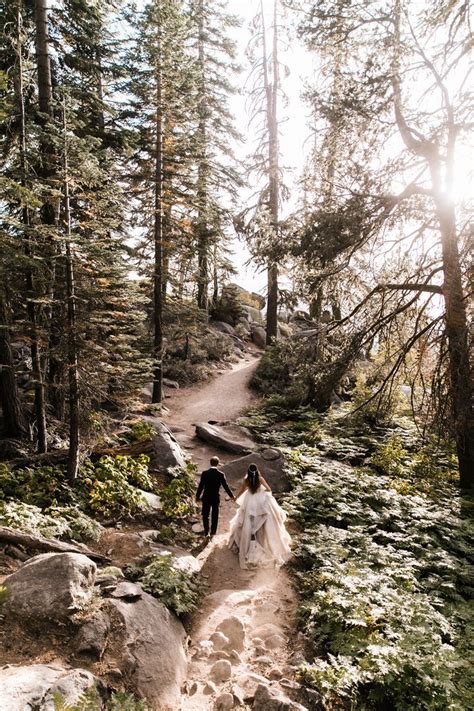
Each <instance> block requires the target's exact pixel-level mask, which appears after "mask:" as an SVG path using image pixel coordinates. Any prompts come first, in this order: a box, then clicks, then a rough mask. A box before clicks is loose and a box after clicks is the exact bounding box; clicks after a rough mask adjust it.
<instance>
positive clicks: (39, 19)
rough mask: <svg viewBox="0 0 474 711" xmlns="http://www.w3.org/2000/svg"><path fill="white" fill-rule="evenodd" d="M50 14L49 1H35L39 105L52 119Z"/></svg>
mask: <svg viewBox="0 0 474 711" xmlns="http://www.w3.org/2000/svg"><path fill="white" fill-rule="evenodd" d="M48 12H49V9H48V0H35V20H36V64H37V71H38V103H39V110H40V111H41V113H42V114H45V116H47V117H48V118H51V117H52V115H53V112H52V103H53V86H52V81H51V61H50V56H49V31H48Z"/></svg>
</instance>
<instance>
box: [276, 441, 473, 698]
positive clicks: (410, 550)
mask: <svg viewBox="0 0 474 711" xmlns="http://www.w3.org/2000/svg"><path fill="white" fill-rule="evenodd" d="M389 444H390V447H391V450H390V452H388V451H387V446H386V444H385V445H382V447H385V449H382V450H381V451H379V454H378V456H377V454H375V455H374V457H373V464H376V465H377V467H378V468H379V472H380V469H382V468H383V469H385V470H387V469H390V466H388V464H387V462H388V463H390V462H391V456H393V457H395V456H397V457H399V458H400V461H401V462H402V465H404V463H403V452H401V451H400V446H401V445H400V443H399V442H398V441H395V442H394V441H393V440H392V441H391V442H390V443H389ZM288 457H289V460H290V470H291V474H292V478H293V482H294V489H293V491H292V493H291V494H290V495H289V496H288V498H287V502H286V507H287V509H288V510H289V512H290V514H291V515H292V517H293V519H294V520H295V521H297V522H298V524H299V526H300V529H301V534H300V535H299V537H298V545H297V549H296V555H295V564H296V569H297V576H298V578H299V580H300V592H301V609H300V622H301V627H302V629H303V631H304V633H305V634H306V635H307V636H308V638H309V639H310V640H311V641H312V643H313V648H314V658H313V660H312V661H311V662H310V663H308V664H306V665H305V666H304V667H303V668H302V670H301V678H302V680H303V681H304V682H305V683H306V684H307V685H309V686H312V687H314V688H315V689H316V690H317V691H318V692H319V693H320V694H321V696H322V698H323V702H324V705H325V708H327V709H333V708H343V709H360V710H362V709H364V710H369V709H377V710H378V709H394V710H395V711H406V710H407V709H410V710H412V709H420V710H421V709H425V710H427V711H428V710H429V711H446V710H447V709H450V710H452V711H454V710H458V709H459V711H460V710H461V709H468V708H472V707H473V705H474V693H473V689H472V687H470V685H469V679H470V672H471V671H472V662H473V659H474V656H473V654H474V650H473V647H472V636H471V637H470V634H469V633H470V632H472V628H473V616H472V612H471V610H470V608H469V600H470V598H471V597H472V592H473V586H474V575H473V568H472V565H471V564H470V555H471V551H472V538H473V525H472V519H470V515H472V502H471V501H469V500H468V499H465V498H461V496H460V495H459V493H458V490H457V488H456V487H455V486H454V485H453V484H452V483H450V481H449V479H447V478H443V477H442V478H441V481H440V482H438V488H437V489H436V496H433V495H432V491H431V489H430V490H429V491H428V493H425V492H423V491H420V488H419V487H418V488H416V489H415V488H414V489H413V490H408V491H402V492H401V491H400V490H399V482H400V476H401V474H402V472H401V471H400V470H399V469H398V467H392V471H391V472H389V473H390V474H391V476H389V475H387V474H381V473H378V472H376V471H374V470H370V469H368V468H364V469H362V468H351V467H348V466H345V465H341V464H340V463H338V462H335V461H330V460H328V459H325V458H323V457H321V456H320V453H319V452H318V450H317V449H316V448H310V447H305V446H301V447H299V448H297V449H293V450H292V451H290V452H288ZM382 465H383V466H382ZM438 475H439V471H438V470H437V476H438ZM471 678H472V677H471Z"/></svg>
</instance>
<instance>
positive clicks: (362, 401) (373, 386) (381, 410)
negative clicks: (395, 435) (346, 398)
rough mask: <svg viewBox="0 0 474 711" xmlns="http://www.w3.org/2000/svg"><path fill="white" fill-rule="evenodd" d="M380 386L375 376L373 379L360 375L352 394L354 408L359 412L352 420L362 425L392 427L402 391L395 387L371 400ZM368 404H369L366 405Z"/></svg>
mask: <svg viewBox="0 0 474 711" xmlns="http://www.w3.org/2000/svg"><path fill="white" fill-rule="evenodd" d="M379 385H380V380H378V379H377V377H376V376H375V375H374V376H373V377H372V378H371V379H368V378H367V377H366V376H361V375H359V376H358V378H357V380H356V385H355V387H354V388H353V390H352V392H351V400H352V408H353V410H356V409H357V408H359V407H360V408H361V409H360V410H358V412H356V413H354V414H353V415H352V418H353V419H354V420H355V421H356V422H359V423H360V424H363V423H367V424H369V425H377V426H387V425H390V424H391V423H392V422H393V421H394V419H395V417H396V415H397V412H398V410H399V407H400V401H401V397H400V391H399V390H398V389H397V388H396V387H395V388H392V389H391V390H390V391H388V390H384V391H383V392H381V393H379V394H378V395H376V396H375V397H374V398H373V399H371V398H372V397H373V395H374V393H375V392H376V391H377V389H378V387H379ZM369 400H370V402H368V401H369ZM366 403H367V404H366Z"/></svg>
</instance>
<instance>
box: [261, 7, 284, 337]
mask: <svg viewBox="0 0 474 711" xmlns="http://www.w3.org/2000/svg"><path fill="white" fill-rule="evenodd" d="M277 6H278V0H275V2H274V6H273V52H272V81H271V82H270V78H269V71H268V57H267V46H266V39H265V19H264V12H263V3H261V16H262V33H263V43H262V47H263V77H264V88H265V95H266V112H267V129H268V179H269V201H268V202H269V205H268V206H269V210H270V218H271V223H272V228H273V231H274V233H275V235H276V234H277V231H278V207H279V201H280V175H279V166H278V119H277V98H278V86H279V65H278V29H277ZM267 283H268V293H267V346H268V345H270V344H271V343H273V341H275V340H276V338H277V335H278V265H277V263H276V262H274V261H270V262H269V264H268V282H267Z"/></svg>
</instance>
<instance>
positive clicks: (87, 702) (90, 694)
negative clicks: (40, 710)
mask: <svg viewBox="0 0 474 711" xmlns="http://www.w3.org/2000/svg"><path fill="white" fill-rule="evenodd" d="M54 711H152V709H151V706H149V705H148V703H147V702H146V701H143V699H137V698H135V696H133V695H132V694H128V693H125V692H123V691H116V692H115V693H113V694H112V696H111V697H110V699H109V700H108V701H107V703H106V705H105V708H104V706H103V704H102V703H101V702H100V701H99V700H98V698H97V692H96V691H95V689H90V690H89V691H86V692H85V693H84V694H82V696H81V698H80V699H79V700H78V701H77V702H76V703H75V704H74V705H73V706H71V705H70V704H66V703H65V702H64V700H63V698H62V696H61V694H59V693H58V694H55V696H54Z"/></svg>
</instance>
